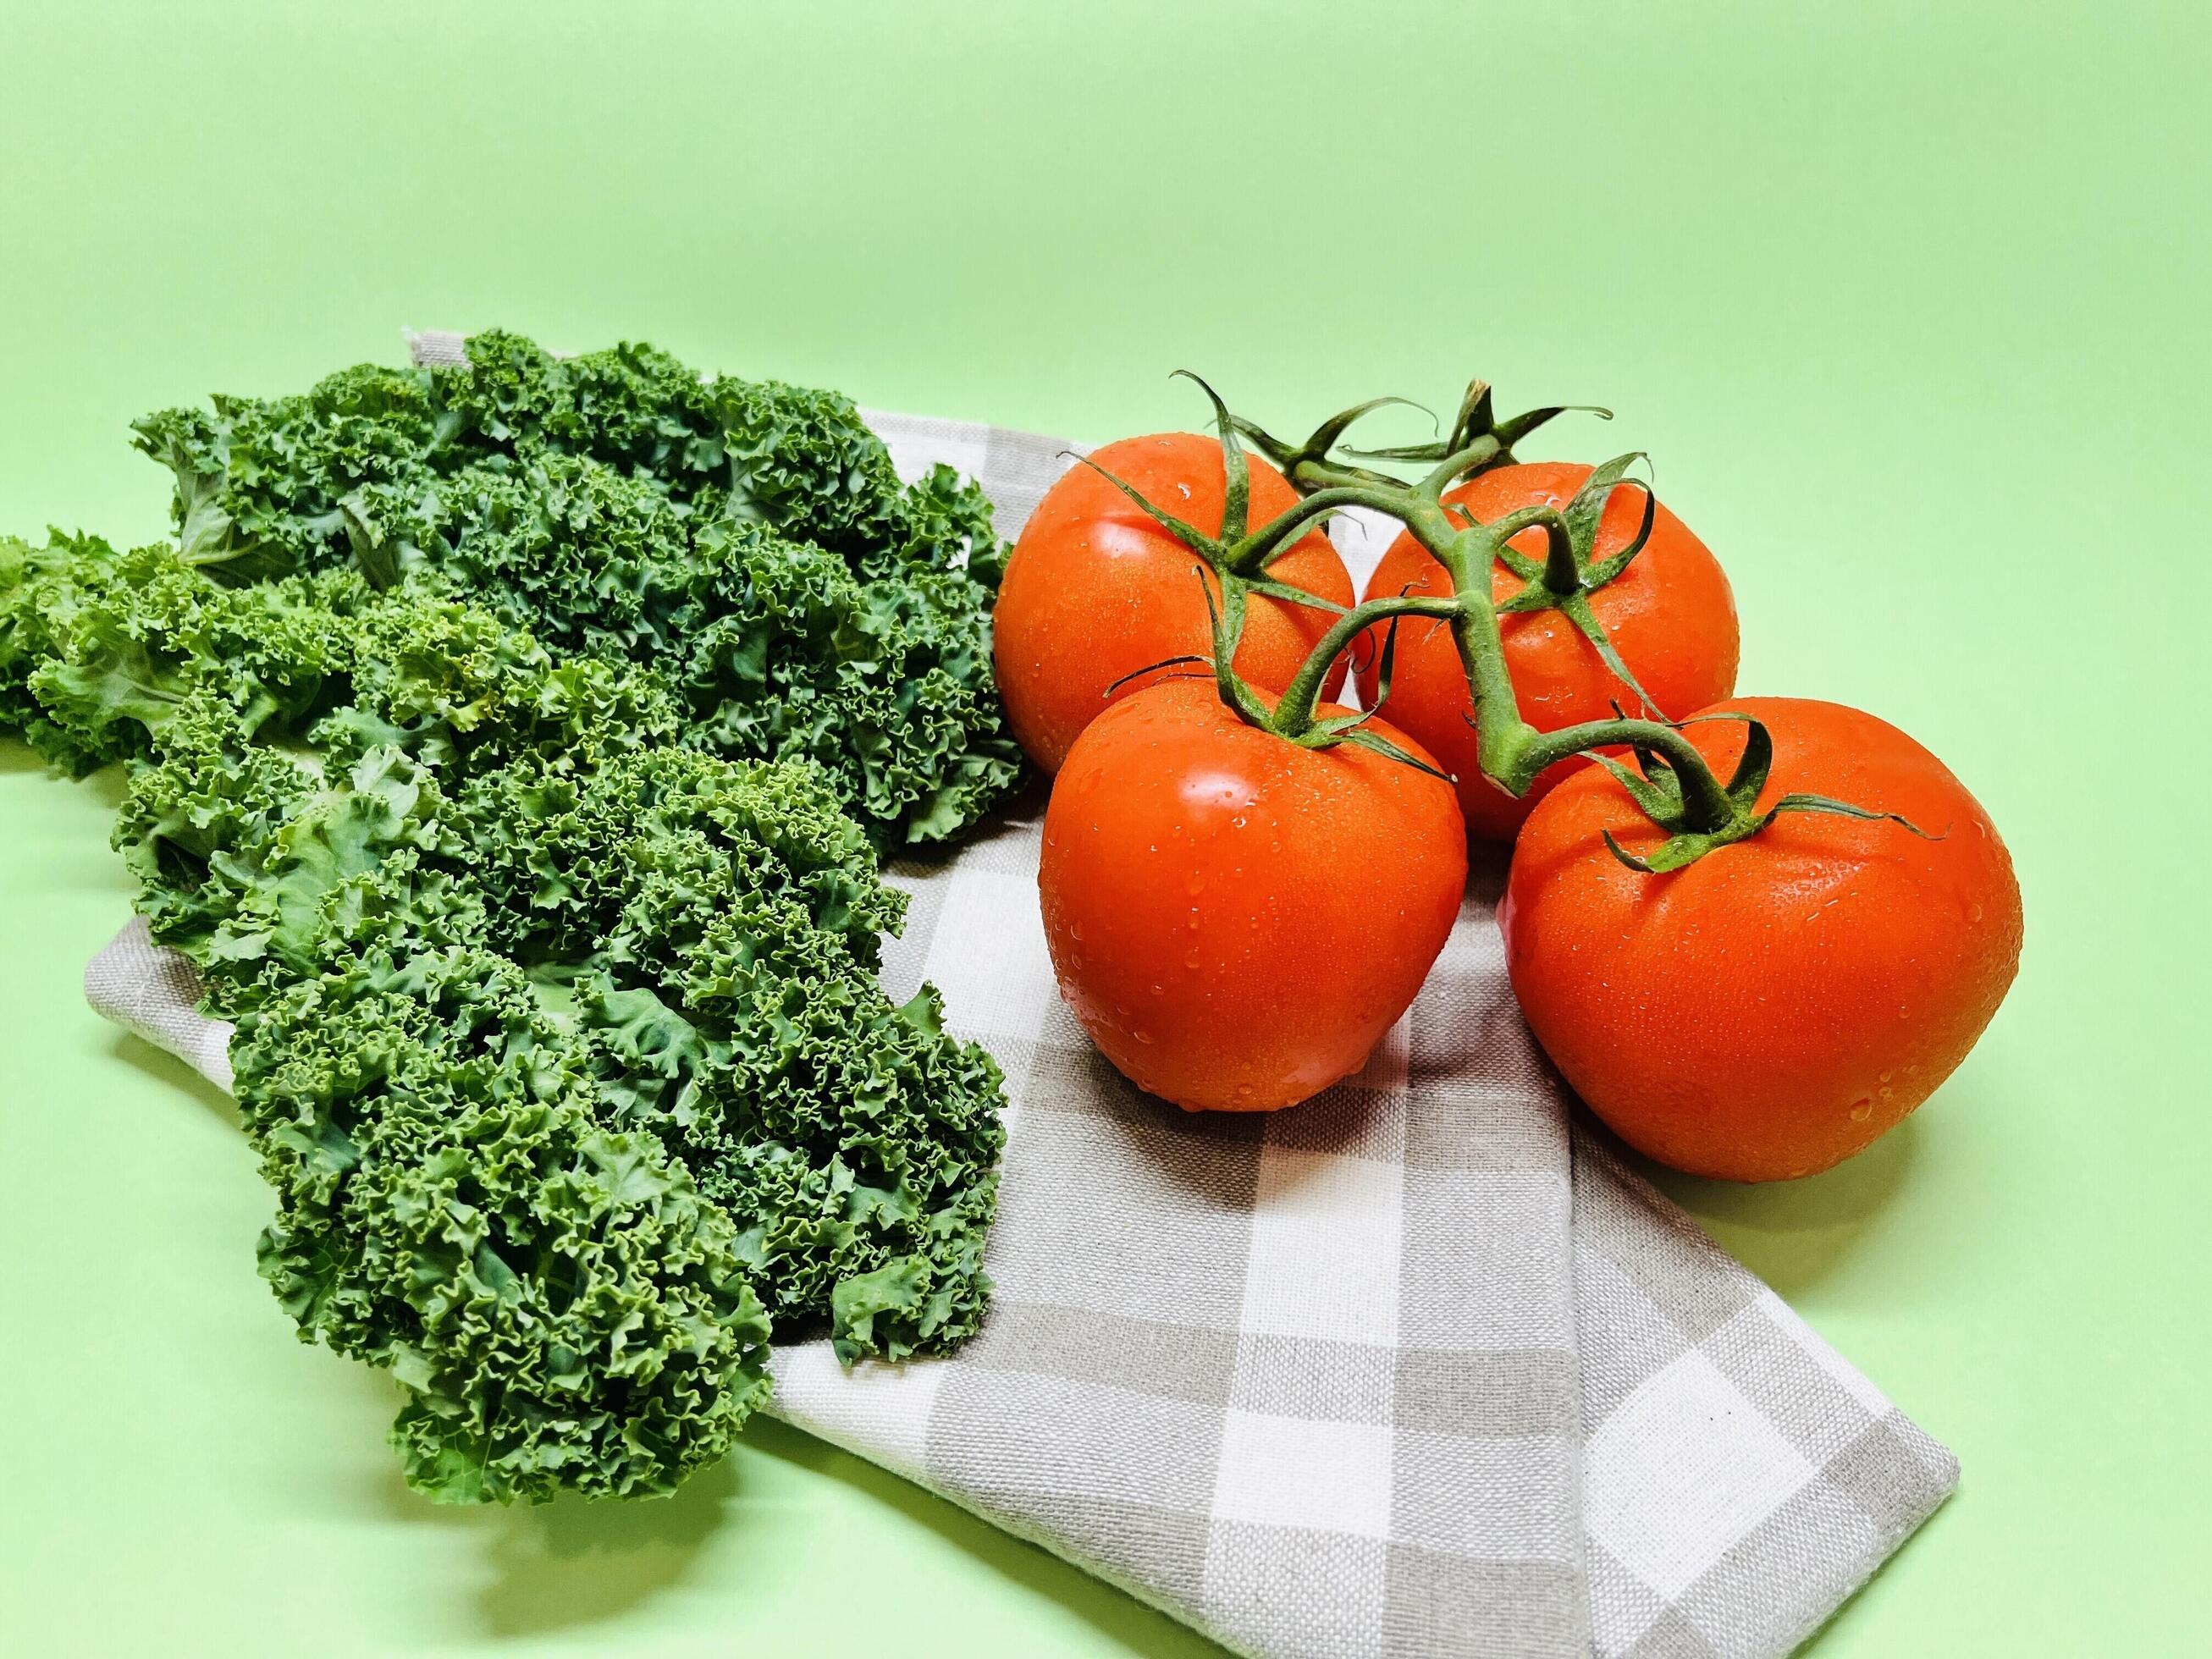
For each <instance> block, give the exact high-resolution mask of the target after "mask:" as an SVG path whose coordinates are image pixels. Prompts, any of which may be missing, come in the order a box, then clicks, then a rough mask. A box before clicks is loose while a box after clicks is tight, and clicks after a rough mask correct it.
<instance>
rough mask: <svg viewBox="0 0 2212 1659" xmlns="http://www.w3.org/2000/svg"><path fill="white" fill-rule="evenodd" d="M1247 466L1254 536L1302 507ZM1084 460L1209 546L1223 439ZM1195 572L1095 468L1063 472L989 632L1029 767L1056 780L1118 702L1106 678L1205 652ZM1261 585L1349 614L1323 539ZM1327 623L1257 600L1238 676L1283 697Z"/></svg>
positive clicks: (1028, 529)
mask: <svg viewBox="0 0 2212 1659" xmlns="http://www.w3.org/2000/svg"><path fill="white" fill-rule="evenodd" d="M1249 462H1250V465H1251V476H1252V487H1251V505H1250V513H1249V527H1251V528H1253V529H1257V528H1258V527H1260V526H1261V525H1264V524H1266V523H1267V521H1268V520H1271V519H1273V518H1275V517H1277V516H1279V514H1280V513H1283V512H1284V511H1285V509H1286V508H1288V507H1292V506H1294V505H1296V504H1297V499H1298V497H1297V491H1296V490H1294V489H1291V486H1290V483H1289V482H1288V481H1287V480H1286V479H1285V477H1283V475H1282V474H1281V473H1280V472H1279V471H1276V470H1275V468H1273V466H1271V465H1268V464H1267V461H1266V460H1265V459H1263V458H1261V457H1260V456H1256V455H1255V456H1252V457H1249ZM1091 464H1092V465H1094V466H1097V467H1100V468H1103V470H1104V471H1108V472H1110V473H1112V474H1113V475H1114V476H1115V477H1117V478H1120V479H1121V480H1122V481H1123V482H1124V483H1127V484H1128V485H1130V487H1131V488H1133V489H1136V490H1137V491H1138V492H1139V493H1140V494H1141V495H1143V496H1144V497H1145V499H1146V500H1147V501H1152V503H1154V504H1155V505H1156V506H1158V507H1161V508H1163V509H1164V510H1165V511H1167V512H1169V513H1173V514H1174V515H1175V516H1176V518H1178V519H1181V520H1183V521H1184V522H1185V523H1187V524H1189V525H1191V526H1194V527H1195V528H1197V529H1199V530H1200V531H1203V532H1205V533H1206V534H1207V535H1209V536H1215V535H1218V534H1219V533H1220V532H1221V520H1222V502H1223V494H1224V488H1225V486H1224V482H1223V469H1222V454H1221V443H1220V441H1219V440H1218V438H1206V437H1200V436H1198V435H1195V434H1193V433H1188V432H1164V433H1159V434H1156V435H1153V436H1152V437H1148V438H1125V439H1123V440H1122V441H1121V442H1119V443H1114V444H1109V445H1107V446H1106V447H1105V448H1103V449H1101V450H1097V451H1096V452H1094V453H1092V455H1091ZM1199 564H1200V560H1199V558H1198V556H1197V555H1196V554H1194V553H1193V552H1192V551H1191V550H1190V549H1189V548H1188V547H1186V546H1184V545H1183V544H1182V542H1180V541H1178V540H1177V539H1176V538H1175V537H1174V536H1173V535H1172V534H1171V533H1170V532H1168V531H1166V530H1164V529H1162V528H1161V527H1160V526H1158V524H1156V523H1155V522H1153V520H1152V519H1151V518H1150V517H1148V516H1147V515H1146V513H1145V510H1144V509H1143V508H1142V507H1139V506H1138V505H1137V504H1136V503H1135V502H1134V501H1131V500H1130V499H1129V498H1128V497H1127V495H1123V494H1122V493H1121V491H1120V490H1118V489H1115V487H1114V486H1113V484H1111V483H1109V482H1108V481H1107V480H1106V479H1104V478H1102V477H1099V476H1098V474H1097V472H1094V471H1091V467H1087V466H1073V467H1070V468H1069V469H1068V471H1067V472H1066V474H1065V475H1064V476H1063V477H1061V478H1060V482H1059V483H1055V484H1054V485H1053V487H1052V488H1051V489H1049V490H1048V491H1047V492H1046V494H1045V498H1044V499H1043V500H1042V501H1040V502H1038V503H1037V508H1036V512H1035V513H1031V514H1030V521H1029V522H1028V524H1026V525H1024V526H1023V527H1022V533H1021V537H1020V539H1019V540H1018V541H1017V542H1016V543H1015V544H1014V551H1013V555H1012V557H1011V558H1010V559H1009V560H1008V562H1007V564H1006V579H1005V580H1004V581H1003V582H1002V584H1001V585H1000V589H999V602H998V610H997V613H996V618H995V621H994V624H993V627H994V635H995V643H994V647H993V653H994V659H995V661H996V664H997V667H998V678H999V695H1000V697H1001V699H1003V701H1004V702H1005V703H1006V719H1007V721H1008V723H1009V724H1010V725H1012V727H1013V732H1014V736H1015V738H1016V739H1017V740H1018V741H1019V743H1020V744H1021V745H1022V747H1023V749H1024V750H1027V751H1028V754H1029V757H1030V759H1031V760H1033V761H1035V762H1036V763H1037V764H1038V765H1039V766H1041V767H1042V768H1043V769H1045V770H1046V771H1047V772H1056V771H1058V770H1059V769H1060V762H1061V760H1062V759H1063V758H1065V757H1066V754H1067V750H1068V745H1069V744H1073V742H1074V741H1075V739H1076V735H1077V734H1078V733H1079V732H1081V731H1082V730H1083V728H1084V727H1085V726H1088V725H1090V724H1091V721H1092V720H1095V719H1097V717H1098V715H1099V714H1100V713H1101V711H1103V709H1104V708H1105V707H1106V705H1107V702H1108V701H1109V697H1110V696H1113V695H1118V694H1117V693H1115V690H1114V687H1115V681H1117V680H1120V679H1121V678H1123V677H1125V676H1127V675H1133V674H1138V673H1139V671H1141V670H1144V669H1146V668H1149V667H1150V666H1152V665H1153V664H1155V663H1158V662H1164V661H1165V660H1167V659H1169V658H1170V657H1184V656H1206V655H1209V654H1210V653H1211V652H1212V635H1211V634H1210V632H1209V631H1208V629H1207V624H1206V599H1205V598H1204V596H1203V595H1202V594H1201V593H1200V591H1199V581H1200V577H1199V576H1198V575H1197V574H1194V568H1195V567H1198V566H1199ZM1267 574H1268V575H1270V576H1271V577H1273V579H1275V580H1278V581H1281V582H1285V583H1287V584H1289V585H1290V586H1292V587H1297V588H1302V589H1304V590H1305V591H1306V592H1310V593H1317V594H1319V595H1320V596H1321V597H1322V598H1323V599H1329V600H1332V601H1334V603H1336V604H1338V605H1347V606H1348V605H1351V604H1352V578H1351V576H1350V575H1349V574H1346V570H1345V568H1344V561H1343V560H1342V559H1340V558H1339V557H1338V556H1337V553H1336V550H1335V548H1334V547H1333V546H1331V545H1330V544H1329V540H1328V537H1327V536H1325V535H1323V534H1322V533H1321V532H1319V531H1315V532H1310V533H1309V534H1307V535H1305V536H1303V537H1301V538H1299V539H1298V540H1297V542H1296V543H1294V544H1292V545H1291V547H1290V548H1289V549H1288V550H1285V552H1284V553H1283V554H1282V555H1281V556H1279V558H1277V559H1275V560H1274V561H1273V562H1272V563H1271V564H1270V565H1269V566H1268V568H1267ZM1205 580H1206V586H1209V587H1211V588H1212V590H1213V592H1214V594H1215V597H1216V599H1218V597H1219V595H1220V592H1221V589H1220V584H1219V582H1218V580H1215V578H1214V577H1213V575H1212V573H1211V572H1210V571H1209V572H1207V573H1206V577H1205ZM1334 620H1335V618H1334V617H1332V616H1331V615H1330V614H1329V613H1328V611H1320V610H1316V609H1313V608H1310V607H1309V606H1305V605H1292V604H1291V603H1290V602H1288V601H1286V600H1283V599H1270V598H1267V597H1265V596H1261V595H1255V596H1254V597H1253V598H1252V599H1251V601H1250V605H1249V611H1248V613H1247V616H1246V620H1245V625H1244V633H1243V638H1242V639H1241V640H1240V641H1239V642H1238V645H1237V658H1236V664H1237V672H1238V673H1240V674H1242V675H1243V677H1244V678H1245V679H1246V680H1248V681H1249V682H1250V683H1251V684H1253V685H1255V686H1257V687H1259V688H1260V689H1261V690H1265V691H1273V692H1279V691H1281V690H1283V688H1284V687H1285V686H1286V685H1288V684H1290V682H1291V676H1292V675H1294V674H1295V673H1297V670H1298V665H1299V664H1300V663H1302V662H1304V660H1305V659H1306V655H1307V653H1309V652H1310V651H1311V650H1312V648H1313V647H1314V645H1315V644H1316V642H1317V641H1319V640H1320V638H1321V636H1322V635H1323V634H1325V633H1327V632H1328V627H1329V624H1330V623H1332V622H1333V621H1334ZM1151 678H1157V677H1151ZM1146 683H1147V682H1146V680H1142V679H1140V680H1136V681H1133V682H1131V683H1130V684H1127V685H1125V686H1123V687H1122V688H1121V690H1122V691H1128V690H1135V689H1137V687H1138V686H1139V685H1141V684H1146ZM1343 685H1344V670H1343V669H1342V668H1341V667H1338V668H1336V669H1334V671H1332V672H1331V674H1330V676H1329V678H1328V683H1327V684H1326V685H1325V686H1324V687H1323V691H1324V695H1327V696H1335V695H1336V693H1337V692H1338V691H1340V690H1342V688H1343Z"/></svg>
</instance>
